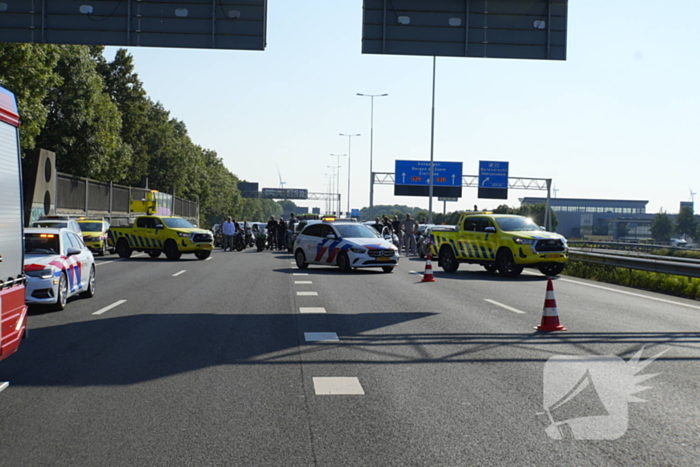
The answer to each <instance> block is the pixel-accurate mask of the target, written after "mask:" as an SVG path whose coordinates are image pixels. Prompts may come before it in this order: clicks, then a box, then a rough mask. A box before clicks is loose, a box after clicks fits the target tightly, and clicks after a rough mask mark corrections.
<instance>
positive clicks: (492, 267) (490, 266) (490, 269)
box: [484, 263, 498, 274]
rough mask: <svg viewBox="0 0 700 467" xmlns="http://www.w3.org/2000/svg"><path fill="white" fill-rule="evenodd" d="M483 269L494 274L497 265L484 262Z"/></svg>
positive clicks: (496, 270)
mask: <svg viewBox="0 0 700 467" xmlns="http://www.w3.org/2000/svg"><path fill="white" fill-rule="evenodd" d="M484 269H486V272H488V273H489V274H496V272H498V266H496V265H495V264H494V263H491V264H484Z"/></svg>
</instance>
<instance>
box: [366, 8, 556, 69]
mask: <svg viewBox="0 0 700 467" xmlns="http://www.w3.org/2000/svg"><path fill="white" fill-rule="evenodd" d="M567 15H568V0H471V1H468V0H391V1H386V0H364V1H363V21H362V53H366V54H394V55H429V56H438V57H483V58H516V59H518V58H520V59H540V60H566V34H567Z"/></svg>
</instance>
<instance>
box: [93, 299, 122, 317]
mask: <svg viewBox="0 0 700 467" xmlns="http://www.w3.org/2000/svg"><path fill="white" fill-rule="evenodd" d="M124 302H126V300H119V301H118V302H114V303H112V304H111V305H109V306H106V307H104V308H102V309H101V310H97V311H96V312H94V313H93V315H101V314H102V313H104V312H105V311H109V310H111V309H112V308H115V307H118V306H119V305H121V304H122V303H124Z"/></svg>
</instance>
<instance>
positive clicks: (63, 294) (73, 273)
mask: <svg viewBox="0 0 700 467" xmlns="http://www.w3.org/2000/svg"><path fill="white" fill-rule="evenodd" d="M24 273H25V274H26V275H27V287H26V289H25V301H26V303H27V304H28V305H49V306H50V307H51V308H52V309H54V310H59V311H60V310H63V309H64V308H65V307H66V303H67V301H68V298H69V297H72V296H74V295H80V297H83V298H90V297H92V296H94V295H95V259H94V257H93V256H92V252H91V251H90V250H89V249H88V247H87V246H85V243H83V240H82V238H80V236H78V235H76V233H75V232H73V231H72V230H69V229H67V228H66V229H50V228H28V229H25V230H24Z"/></svg>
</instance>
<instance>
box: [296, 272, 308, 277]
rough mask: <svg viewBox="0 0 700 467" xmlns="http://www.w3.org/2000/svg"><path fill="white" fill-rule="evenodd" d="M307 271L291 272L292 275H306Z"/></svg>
mask: <svg viewBox="0 0 700 467" xmlns="http://www.w3.org/2000/svg"><path fill="white" fill-rule="evenodd" d="M308 275H309V273H307V272H293V273H292V276H308Z"/></svg>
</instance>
